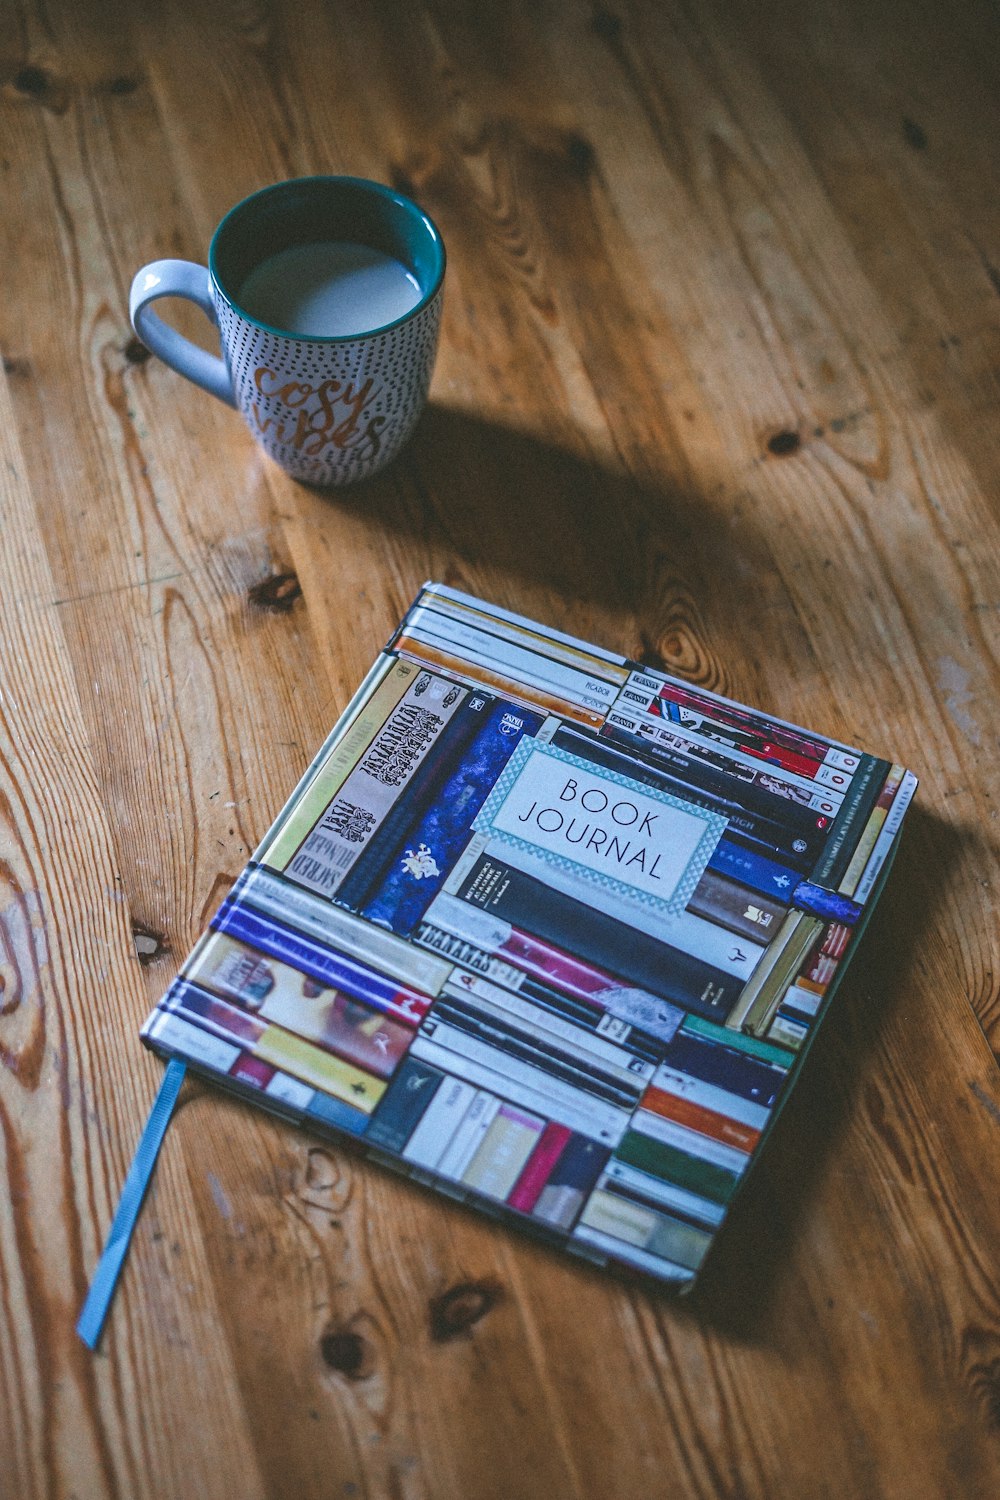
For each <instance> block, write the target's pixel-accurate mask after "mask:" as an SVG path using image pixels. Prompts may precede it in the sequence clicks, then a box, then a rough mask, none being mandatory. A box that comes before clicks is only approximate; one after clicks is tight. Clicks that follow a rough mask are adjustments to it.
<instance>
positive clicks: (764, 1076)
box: [666, 1032, 788, 1109]
mask: <svg viewBox="0 0 1000 1500" xmlns="http://www.w3.org/2000/svg"><path fill="white" fill-rule="evenodd" d="M666 1063H667V1065H668V1066H669V1067H671V1068H676V1069H677V1070H678V1071H679V1072H681V1073H688V1074H690V1076H691V1077H692V1078H700V1079H702V1080H703V1082H705V1083H711V1084H713V1085H714V1086H715V1087H716V1088H720V1089H726V1090H727V1091H728V1092H729V1093H732V1094H738V1095H739V1096H740V1097H741V1098H743V1099H747V1100H749V1101H750V1102H751V1103H752V1104H759V1105H761V1106H762V1107H763V1108H764V1109H772V1108H773V1107H774V1105H775V1103H776V1102H777V1099H778V1095H779V1094H780V1092H781V1089H782V1087H783V1086H784V1083H785V1081H786V1079H787V1077H788V1071H787V1068H786V1067H775V1066H774V1065H773V1064H772V1063H767V1062H763V1061H761V1060H760V1059H759V1058H755V1057H748V1056H747V1054H746V1053H745V1052H740V1051H739V1050H738V1049H736V1048H735V1047H728V1046H725V1045H722V1044H721V1043H719V1042H714V1041H709V1040H707V1039H706V1038H704V1037H700V1036H693V1035H690V1034H688V1033H685V1032H680V1033H678V1035H677V1036H676V1037H675V1038H674V1040H673V1042H672V1043H671V1045H670V1048H669V1049H668V1051H667V1056H666Z"/></svg>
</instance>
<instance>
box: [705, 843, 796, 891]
mask: <svg viewBox="0 0 1000 1500" xmlns="http://www.w3.org/2000/svg"><path fill="white" fill-rule="evenodd" d="M708 868H709V869H710V870H715V871H716V872H717V874H719V875H728V876H729V877H730V878H731V879H732V880H738V881H739V882H740V883H741V884H742V885H748V886H749V887H750V889H751V890H752V891H760V892H761V894H762V895H766V896H776V897H777V898H778V900H779V901H781V902H782V903H784V904H786V905H787V904H788V903H789V902H790V901H791V899H792V892H793V890H794V889H795V887H796V886H797V885H799V884H800V883H801V876H800V875H799V874H797V872H796V871H795V870H791V869H789V867H788V866H787V865H783V864H779V862H778V861H777V860H774V859H769V858H768V857H767V855H766V854H758V853H757V851H756V850H755V849H747V848H746V847H745V846H744V845H743V843H742V842H741V841H740V840H739V839H738V838H737V837H733V836H730V835H729V834H726V835H725V836H724V837H723V838H721V839H720V840H719V842H718V843H717V844H716V846H715V849H714V850H713V851H712V857H711V859H710V860H709V861H708Z"/></svg>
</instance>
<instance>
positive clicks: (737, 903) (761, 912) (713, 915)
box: [688, 869, 788, 943]
mask: <svg viewBox="0 0 1000 1500" xmlns="http://www.w3.org/2000/svg"><path fill="white" fill-rule="evenodd" d="M787 910H788V906H787V903H783V902H781V901H777V900H775V899H774V898H773V897H772V896H763V895H761V894H760V893H759V892H757V891H754V890H752V889H751V888H750V887H749V886H746V885H741V884H740V883H739V882H737V881H735V880H730V879H728V878H727V876H725V875H720V874H718V872H717V871H715V870H712V869H708V870H706V871H705V873H704V874H703V875H702V877H701V879H700V880H699V882H698V884H697V886H696V888H695V891H694V894H693V895H692V896H691V898H690V900H689V901H688V911H690V912H694V913H695V914H696V915H697V916H700V917H704V918H705V920H706V921H708V922H714V923H715V924H716V926H718V927H725V928H727V929H728V931H730V932H734V933H736V935H737V936H738V937H744V938H749V939H750V940H751V941H756V942H758V943H767V942H769V941H770V940H771V938H772V937H773V936H774V934H775V933H776V932H777V930H778V928H779V927H780V926H781V922H782V919H783V918H784V916H785V913H786V912H787Z"/></svg>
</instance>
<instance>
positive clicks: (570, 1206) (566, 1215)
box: [531, 1131, 610, 1231]
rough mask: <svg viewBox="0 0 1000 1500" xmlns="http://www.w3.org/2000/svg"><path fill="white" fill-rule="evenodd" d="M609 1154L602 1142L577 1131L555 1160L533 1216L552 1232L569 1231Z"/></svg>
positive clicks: (598, 1177) (599, 1175) (535, 1205)
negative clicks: (551, 1229)
mask: <svg viewBox="0 0 1000 1500" xmlns="http://www.w3.org/2000/svg"><path fill="white" fill-rule="evenodd" d="M609 1156H610V1152H609V1151H608V1149H607V1147H606V1146H604V1145H602V1143H601V1142H600V1141H596V1140H592V1139H591V1138H590V1136H588V1135H587V1134H585V1133H580V1132H576V1131H574V1132H573V1134H571V1135H570V1138H569V1140H568V1141H567V1142H566V1144H565V1145H564V1146H563V1148H562V1150H561V1151H560V1152H559V1154H558V1156H557V1157H556V1161H555V1165H554V1166H553V1168H552V1170H551V1172H550V1173H549V1176H548V1179H547V1181H546V1183H545V1186H544V1187H543V1188H542V1190H541V1192H540V1193H539V1194H538V1197H537V1198H536V1199H535V1204H534V1207H533V1208H532V1210H531V1213H532V1217H533V1218H535V1219H538V1220H539V1221H540V1222H542V1223H544V1224H547V1225H549V1226H550V1227H551V1228H553V1229H563V1230H567V1231H568V1230H570V1229H572V1228H573V1225H574V1223H575V1222H576V1219H577V1216H578V1215H579V1213H580V1210H581V1209H582V1207H583V1205H584V1203H585V1202H586V1200H587V1198H588V1197H589V1195H590V1194H591V1192H592V1191H593V1189H594V1187H595V1185H596V1183H597V1182H598V1181H599V1180H600V1177H601V1173H602V1172H603V1171H604V1168H605V1167H606V1165H607V1163H608V1158H609Z"/></svg>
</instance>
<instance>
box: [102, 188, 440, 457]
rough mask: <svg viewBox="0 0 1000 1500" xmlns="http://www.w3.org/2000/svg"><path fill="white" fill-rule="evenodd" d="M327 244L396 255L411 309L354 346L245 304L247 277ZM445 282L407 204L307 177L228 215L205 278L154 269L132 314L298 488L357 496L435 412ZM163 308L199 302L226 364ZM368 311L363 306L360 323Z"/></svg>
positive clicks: (349, 338) (358, 336) (352, 340)
mask: <svg viewBox="0 0 1000 1500" xmlns="http://www.w3.org/2000/svg"><path fill="white" fill-rule="evenodd" d="M317 242H348V243H350V244H353V245H357V246H363V247H367V248H368V249H369V250H370V251H372V252H378V253H379V254H380V255H382V256H389V257H392V259H393V261H394V262H398V263H399V264H400V266H401V267H402V268H404V270H405V272H408V273H409V278H410V280H411V281H412V282H414V283H415V290H414V293H413V296H414V298H415V299H416V300H415V302H414V305H413V306H411V307H409V309H408V310H407V311H406V312H405V313H403V315H402V316H399V317H397V318H395V319H394V320H393V321H390V322H383V323H382V324H381V326H374V327H367V326H363V327H362V328H361V329H360V330H359V329H358V328H357V327H355V328H354V329H353V330H352V332H351V333H349V334H344V335H341V334H316V333H314V332H312V331H311V330H310V331H309V332H308V334H303V333H296V332H290V331H288V330H287V329H283V328H281V327H278V326H271V325H270V324H269V323H267V322H264V321H261V320H260V318H259V317H255V316H253V315H252V314H251V313H249V312H248V311H247V310H246V308H244V307H243V306H241V304H240V296H241V292H242V291H243V288H244V287H245V286H246V284H247V280H248V278H249V277H250V276H251V274H252V273H254V272H255V271H258V269H259V268H260V267H261V266H262V265H263V264H264V262H266V261H269V260H270V259H271V257H273V256H275V255H281V254H282V253H283V252H286V251H292V250H293V248H294V247H298V246H310V245H315V244H316V243H317ZM444 270H445V251H444V244H443V242H442V239H441V236H440V234H439V233H438V231H437V229H436V228H435V226H434V224H433V222H432V221H431V219H430V218H429V217H428V216H427V214H425V213H424V212H423V210H422V209H420V208H418V206H417V205H416V204H415V203H413V202H411V201H410V199H409V198H406V197H404V196H403V194H402V193H397V192H395V191H394V190H393V189H392V188H388V187H384V186H382V185H381V184H380V183H376V182H367V181H365V180H364V179H362V178H357V177H304V178H299V179H296V180H293V181H291V182H279V183H276V184H274V185H273V186H272V187H267V188H263V189H262V190H261V191H260V192H257V193H254V194H252V195H251V196H250V197H249V198H245V199H244V200H243V202H242V203H238V204H237V205H236V207H235V208H233V209H231V210H230V211H229V213H228V214H227V215H226V217H225V218H224V219H223V220H222V222H221V223H220V224H219V226H218V228H217V229H216V231H215V234H214V235H213V237H212V242H211V245H210V247H209V252H208V269H207V270H206V269H205V267H204V266H199V265H194V264H193V263H192V262H191V261H186V260H156V261H153V262H151V264H150V265H148V266H143V268H142V270H141V271H139V272H137V274H136V276H135V278H134V280H133V282H132V291H131V296H130V299H129V311H130V314H131V318H132V326H133V328H134V329H135V331H136V334H137V335H138V337H139V338H140V339H141V340H142V342H143V343H144V344H145V345H146V346H147V348H149V349H151V350H152V352H153V353H154V354H156V355H158V356H159V358H160V359H162V360H163V361H164V363H165V364H168V365H169V366H170V367H171V369H173V370H176V371H177V372H178V373H179V374H181V375H186V376H187V378H188V379H189V380H193V381H194V383H195V384H196V385H199V386H201V387H202V389H203V390H206V391H209V392H211V394H212V395H213V396H218V397H219V399H220V400H221V401H225V402H228V404H229V405H230V406H235V407H236V408H237V409H238V410H239V411H241V412H242V413H243V417H244V419H245V421H246V423H247V425H248V427H249V428H250V431H251V433H252V434H253V436H254V437H255V438H256V440H257V442H258V443H259V444H260V445H261V447H262V448H263V449H264V451H265V452H266V453H268V454H270V456H271V457H272V458H273V459H274V460H275V461H276V462H277V463H279V464H280V465H281V467H282V468H283V469H285V470H286V471H287V472H288V473H289V474H290V475H291V476H292V477H293V478H294V479H299V480H302V481H304V482H305V483H307V484H315V485H322V486H329V485H343V484H352V483H354V482H355V481H357V480H360V479H367V478H368V477H369V476H371V475H372V474H374V473H376V472H377V471H378V470H380V469H382V468H384V467H385V465H386V464H388V463H389V462H390V461H391V460H392V459H393V458H395V456H396V454H397V453H398V452H399V450H400V449H401V448H402V446H403V445H404V443H405V442H406V440H407V438H409V436H410V434H411V433H412V431H413V428H414V427H415V426H416V423H417V420H418V418H419V416H420V413H421V412H422V410H423V408H424V405H425V403H426V400H427V390H428V387H429V385H430V379H431V371H432V369H433V365H434V356H435V353H436V351H437V339H438V328H439V325H440V321H441V297H442V288H443V283H444ZM161 297H186V298H188V299H189V300H190V301H191V302H195V303H197V305H198V306H199V307H200V308H201V309H202V311H203V312H205V313H206V314H207V315H208V317H209V318H210V319H211V321H212V322H213V323H214V324H216V326H217V327H218V330H219V341H220V344H221V349H222V358H221V359H220V358H219V357H218V356H217V355H214V354H209V353H208V352H207V350H205V349H201V348H199V347H198V345H196V344H193V343H191V341H190V340H189V339H186V338H184V337H183V336H182V335H181V334H180V333H178V332H177V331H176V330H175V329H173V328H171V327H170V326H169V325H168V324H166V323H164V321H163V320H162V318H160V317H159V316H158V315H157V314H156V313H155V312H154V311H153V306H152V304H153V303H154V302H156V301H157V300H158V299H159V298H161ZM364 312H365V308H364V306H363V305H362V306H361V308H360V314H361V321H362V323H364V316H363V315H364ZM374 316H375V319H376V321H377V319H378V316H379V315H378V313H377V312H376V313H375V315H374Z"/></svg>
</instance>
